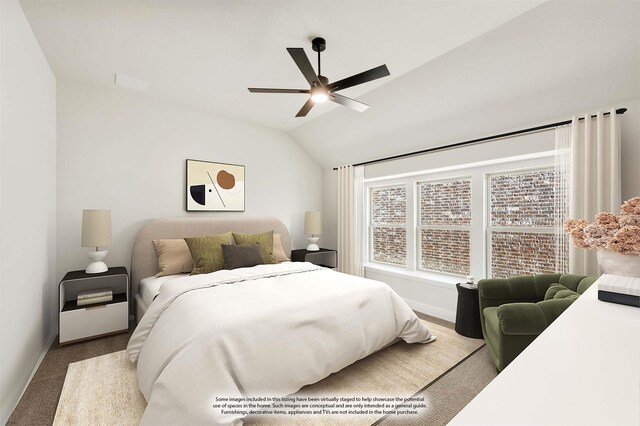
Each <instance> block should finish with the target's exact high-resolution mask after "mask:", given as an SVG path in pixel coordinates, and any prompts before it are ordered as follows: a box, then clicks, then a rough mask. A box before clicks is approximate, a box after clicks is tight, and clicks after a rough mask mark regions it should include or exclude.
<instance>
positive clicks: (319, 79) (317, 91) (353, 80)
mask: <svg viewBox="0 0 640 426" xmlns="http://www.w3.org/2000/svg"><path fill="white" fill-rule="evenodd" d="M311 48H312V49H313V50H314V51H316V52H318V74H317V75H316V72H315V71H314V70H313V66H311V62H309V58H308V57H307V54H306V53H304V49H303V48H301V47H288V48H287V51H288V52H289V54H290V55H291V57H292V58H293V61H294V62H295V63H296V65H297V66H298V68H300V71H302V74H303V75H304V78H306V79H307V81H308V82H309V86H310V87H309V89H263V88H256V87H250V88H249V92H251V93H304V94H310V95H311V96H310V97H309V99H308V100H307V102H306V103H305V104H304V105H303V106H302V108H301V109H300V111H298V113H297V114H296V117H304V116H306V115H307V114H308V113H309V111H311V108H313V105H314V104H316V103H320V102H326V101H332V102H335V103H337V104H340V105H342V106H346V107H349V108H351V109H354V110H356V111H359V112H362V111H365V110H366V109H367V108H369V105H367V104H364V103H362V102H359V101H356V100H355V99H351V98H347V97H346V96H342V95H339V94H337V93H336V92H337V91H338V90H342V89H346V88H348V87H352V86H356V85H358V84H362V83H366V82H369V81H372V80H376V79H378V78H382V77H386V76H388V75H390V73H389V69H388V68H387V66H386V65H380V66H379V67H375V68H372V69H370V70H368V71H364V72H361V73H359V74H356V75H352V76H351V77H347V78H344V79H342V80H338V81H334V82H333V83H329V79H328V78H327V77H325V76H323V75H322V73H321V68H320V53H321V52H323V51H324V50H325V49H326V48H327V43H326V41H325V40H324V39H323V38H321V37H316V38H314V39H313V40H311Z"/></svg>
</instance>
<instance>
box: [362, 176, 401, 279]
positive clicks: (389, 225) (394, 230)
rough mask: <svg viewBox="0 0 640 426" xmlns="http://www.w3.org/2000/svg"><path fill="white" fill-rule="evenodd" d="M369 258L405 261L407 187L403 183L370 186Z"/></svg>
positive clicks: (395, 261)
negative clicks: (376, 186) (377, 186)
mask: <svg viewBox="0 0 640 426" xmlns="http://www.w3.org/2000/svg"><path fill="white" fill-rule="evenodd" d="M369 200H370V206H369V207H370V210H369V212H370V213H369V214H370V224H369V225H370V234H369V235H370V248H369V259H370V260H372V261H374V262H381V263H389V264H392V265H399V266H405V265H406V264H407V228H406V224H407V188H406V186H404V185H398V186H386V187H379V188H371V189H370V192H369Z"/></svg>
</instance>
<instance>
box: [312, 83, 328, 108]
mask: <svg viewBox="0 0 640 426" xmlns="http://www.w3.org/2000/svg"><path fill="white" fill-rule="evenodd" d="M328 100H329V91H328V90H327V89H325V88H323V87H316V88H314V89H312V90H311V101H313V102H314V103H316V104H317V103H322V102H326V101H328Z"/></svg>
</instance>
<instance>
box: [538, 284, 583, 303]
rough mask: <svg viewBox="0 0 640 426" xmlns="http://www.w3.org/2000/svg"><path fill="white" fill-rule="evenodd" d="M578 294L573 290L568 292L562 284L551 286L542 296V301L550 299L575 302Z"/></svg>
mask: <svg viewBox="0 0 640 426" xmlns="http://www.w3.org/2000/svg"><path fill="white" fill-rule="evenodd" d="M578 296H580V294H578V293H576V292H575V291H573V290H569V289H568V288H566V287H565V286H563V285H562V284H551V286H550V287H549V289H548V290H547V292H546V293H545V294H544V300H550V299H572V300H576V299H577V298H578Z"/></svg>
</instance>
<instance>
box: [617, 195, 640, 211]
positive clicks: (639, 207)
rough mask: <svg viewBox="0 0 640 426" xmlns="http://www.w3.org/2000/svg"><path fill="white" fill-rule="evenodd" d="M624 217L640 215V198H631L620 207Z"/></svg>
mask: <svg viewBox="0 0 640 426" xmlns="http://www.w3.org/2000/svg"><path fill="white" fill-rule="evenodd" d="M620 214H622V215H640V197H633V198H629V199H628V200H627V201H625V202H624V203H623V204H622V206H621V207H620Z"/></svg>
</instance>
